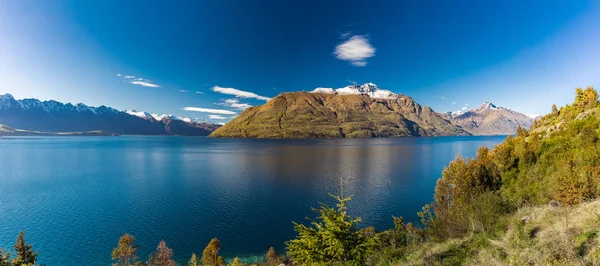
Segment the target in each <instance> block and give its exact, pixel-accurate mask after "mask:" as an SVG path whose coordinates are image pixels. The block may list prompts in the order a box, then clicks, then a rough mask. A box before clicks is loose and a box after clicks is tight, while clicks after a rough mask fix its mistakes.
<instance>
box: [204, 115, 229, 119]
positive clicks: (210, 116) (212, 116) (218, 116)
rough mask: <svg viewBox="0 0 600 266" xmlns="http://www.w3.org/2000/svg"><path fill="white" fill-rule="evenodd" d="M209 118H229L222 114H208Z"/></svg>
mask: <svg viewBox="0 0 600 266" xmlns="http://www.w3.org/2000/svg"><path fill="white" fill-rule="evenodd" d="M208 118H210V119H227V117H224V116H220V115H208Z"/></svg>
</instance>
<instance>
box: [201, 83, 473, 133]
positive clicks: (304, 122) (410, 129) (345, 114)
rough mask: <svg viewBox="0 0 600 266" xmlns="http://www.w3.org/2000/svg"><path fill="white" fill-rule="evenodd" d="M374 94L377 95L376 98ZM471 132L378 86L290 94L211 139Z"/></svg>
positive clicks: (249, 111) (244, 114)
mask: <svg viewBox="0 0 600 266" xmlns="http://www.w3.org/2000/svg"><path fill="white" fill-rule="evenodd" d="M371 96H374V97H371ZM454 135H470V134H469V133H468V132H467V131H466V130H464V129H462V128H460V127H457V126H455V125H452V124H451V123H450V122H449V121H448V120H446V119H444V118H442V117H441V116H440V115H439V114H438V113H436V112H434V111H433V110H432V109H431V108H430V107H428V106H422V105H420V104H418V103H416V102H415V101H414V100H413V99H412V98H410V97H408V96H406V95H402V94H395V93H392V92H390V91H386V90H380V89H379V88H378V87H377V86H376V85H375V84H372V83H366V84H363V85H361V86H358V85H351V86H347V87H344V88H340V89H337V90H333V89H331V88H317V89H315V90H313V91H312V92H286V93H281V94H279V95H277V96H276V97H274V98H272V99H271V100H269V101H268V102H267V103H265V104H264V105H262V106H254V107H251V108H248V109H246V110H245V111H244V112H242V113H241V114H240V115H239V116H237V117H236V118H234V119H233V120H231V121H230V122H229V123H227V124H225V125H224V126H222V127H220V128H219V129H217V130H215V131H214V132H213V133H212V134H211V135H210V137H235V138H369V137H403V136H454Z"/></svg>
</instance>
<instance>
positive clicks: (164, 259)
mask: <svg viewBox="0 0 600 266" xmlns="http://www.w3.org/2000/svg"><path fill="white" fill-rule="evenodd" d="M172 258H173V250H172V249H170V248H169V247H167V243H165V241H160V243H159V244H158V247H157V248H156V252H154V253H153V254H152V255H150V258H149V259H148V266H175V261H174V260H173V259H172Z"/></svg>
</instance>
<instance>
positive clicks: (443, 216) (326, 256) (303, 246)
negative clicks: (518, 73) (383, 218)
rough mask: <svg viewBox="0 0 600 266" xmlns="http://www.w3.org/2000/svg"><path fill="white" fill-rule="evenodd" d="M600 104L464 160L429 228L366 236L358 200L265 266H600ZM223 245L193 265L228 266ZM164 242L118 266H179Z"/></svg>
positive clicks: (26, 252) (431, 210)
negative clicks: (356, 213) (355, 212)
mask: <svg viewBox="0 0 600 266" xmlns="http://www.w3.org/2000/svg"><path fill="white" fill-rule="evenodd" d="M599 130H600V103H599V102H598V93H597V91H596V90H594V89H593V88H591V87H588V88H587V89H585V90H584V89H577V90H576V97H575V102H574V103H573V104H571V105H567V106H565V107H562V108H560V109H558V108H557V107H556V106H553V107H552V112H551V113H550V114H548V115H546V116H544V117H542V118H541V119H540V120H536V122H535V123H534V125H533V127H532V129H531V130H529V131H527V130H524V129H519V130H518V132H517V134H516V135H515V136H514V137H513V136H510V137H507V139H506V141H505V142H503V143H502V144H499V145H497V146H496V147H495V148H494V149H492V150H490V149H487V148H480V149H479V150H478V151H477V155H476V156H475V158H462V157H461V156H458V157H457V158H456V160H455V161H453V162H451V163H450V165H448V166H447V167H446V168H445V169H444V171H443V172H442V177H441V178H440V179H439V180H438V181H437V184H436V188H435V194H434V201H433V202H432V203H431V204H429V205H426V206H424V207H423V210H422V211H421V212H419V217H421V223H422V226H415V225H413V224H412V223H405V222H404V220H403V219H402V217H399V218H397V217H393V220H394V228H393V229H389V230H385V231H383V232H377V231H376V230H375V229H374V228H371V227H368V228H362V229H359V228H358V223H359V221H360V219H359V218H353V217H351V216H350V215H349V214H348V210H347V208H346V203H347V202H348V201H349V200H350V199H351V197H344V196H343V193H340V195H339V196H334V197H335V198H336V200H337V201H338V204H337V205H336V207H335V208H333V207H329V206H327V205H322V206H321V208H319V209H315V211H316V212H317V213H318V214H319V216H318V217H317V218H316V219H315V220H314V221H312V222H311V223H310V224H308V225H306V224H300V223H295V224H294V228H295V230H296V232H297V233H298V236H297V237H296V238H295V239H293V240H290V241H289V242H288V243H287V256H278V255H277V253H276V252H275V250H274V249H273V248H271V249H269V250H268V252H267V253H266V256H265V261H264V262H263V263H262V264H260V265H278V264H279V263H284V264H286V265H482V264H485V265H600V199H597V198H598V195H599V194H600V152H599V151H600V134H599ZM15 252H16V255H17V257H16V258H14V259H11V254H9V253H6V252H5V251H4V250H0V266H5V265H11V266H12V265H33V264H35V263H36V257H37V253H35V252H34V251H33V250H32V249H31V245H27V244H25V241H24V238H23V234H22V233H21V234H20V235H19V238H18V239H17V244H16V245H15ZM219 252H220V242H219V240H218V239H216V238H214V239H212V240H211V241H210V243H209V244H208V246H207V247H206V248H205V249H204V251H203V252H202V257H201V258H200V259H199V258H198V257H197V256H196V254H192V256H191V258H190V260H189V263H188V265H190V266H195V265H246V264H244V263H243V262H242V261H241V260H240V259H239V258H235V259H233V260H231V261H230V262H229V263H228V264H226V262H225V261H224V259H223V258H222V257H221V256H220V255H219ZM172 256H173V251H172V250H171V249H169V248H168V247H167V246H166V243H164V242H163V241H161V242H160V244H159V246H158V248H157V251H156V252H155V253H153V255H151V256H150V258H149V259H148V260H147V261H146V262H145V263H144V262H141V261H136V259H137V245H136V244H135V238H134V237H133V236H131V235H128V234H125V235H124V236H123V237H121V239H120V240H119V243H118V246H117V247H116V248H115V250H114V251H113V254H112V257H113V259H114V260H115V261H116V264H115V265H123V266H129V265H161V266H163V265H164V266H167V265H169V266H170V265H174V261H173V260H172Z"/></svg>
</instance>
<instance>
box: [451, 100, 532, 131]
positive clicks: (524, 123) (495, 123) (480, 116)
mask: <svg viewBox="0 0 600 266" xmlns="http://www.w3.org/2000/svg"><path fill="white" fill-rule="evenodd" d="M443 115H444V116H445V117H446V118H447V119H448V120H450V122H452V124H455V125H458V126H461V127H462V128H464V129H466V130H468V131H469V132H471V134H473V135H513V134H515V133H516V132H517V128H518V127H519V126H520V127H522V128H526V129H528V128H529V127H531V125H532V124H533V120H534V119H533V118H531V117H530V116H528V115H526V114H523V113H519V112H517V111H514V110H512V109H509V108H506V107H501V106H496V105H494V104H493V103H491V102H484V103H483V104H481V105H480V106H479V107H477V108H475V109H471V110H468V111H465V112H462V111H455V112H447V113H444V114H443Z"/></svg>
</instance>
